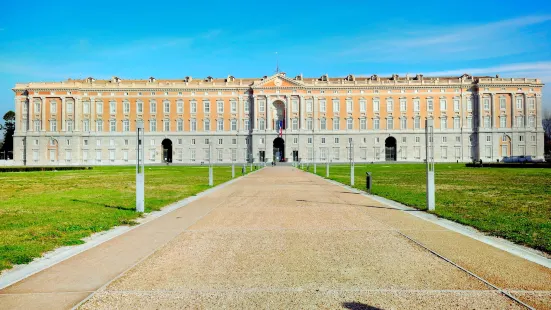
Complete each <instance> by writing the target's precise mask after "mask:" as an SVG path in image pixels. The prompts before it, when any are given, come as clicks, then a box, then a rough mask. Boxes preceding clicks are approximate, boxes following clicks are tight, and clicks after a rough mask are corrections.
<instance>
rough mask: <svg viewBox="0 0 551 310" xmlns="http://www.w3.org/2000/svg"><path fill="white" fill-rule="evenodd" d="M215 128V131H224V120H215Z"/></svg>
mask: <svg viewBox="0 0 551 310" xmlns="http://www.w3.org/2000/svg"><path fill="white" fill-rule="evenodd" d="M216 130H217V131H224V120H223V119H219V120H218V121H216Z"/></svg>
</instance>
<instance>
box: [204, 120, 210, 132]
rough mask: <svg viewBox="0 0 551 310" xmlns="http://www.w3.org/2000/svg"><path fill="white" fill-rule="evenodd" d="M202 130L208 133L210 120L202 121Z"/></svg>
mask: <svg viewBox="0 0 551 310" xmlns="http://www.w3.org/2000/svg"><path fill="white" fill-rule="evenodd" d="M203 130H204V131H210V119H206V120H204V121H203Z"/></svg>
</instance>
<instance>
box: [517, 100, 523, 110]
mask: <svg viewBox="0 0 551 310" xmlns="http://www.w3.org/2000/svg"><path fill="white" fill-rule="evenodd" d="M517 110H522V98H517Z"/></svg>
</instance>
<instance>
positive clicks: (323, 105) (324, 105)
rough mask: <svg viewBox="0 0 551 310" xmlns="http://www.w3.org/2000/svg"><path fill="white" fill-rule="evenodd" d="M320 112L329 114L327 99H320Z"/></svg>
mask: <svg viewBox="0 0 551 310" xmlns="http://www.w3.org/2000/svg"><path fill="white" fill-rule="evenodd" d="M320 112H323V113H325V112H327V102H326V101H325V99H320Z"/></svg>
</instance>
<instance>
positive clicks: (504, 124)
mask: <svg viewBox="0 0 551 310" xmlns="http://www.w3.org/2000/svg"><path fill="white" fill-rule="evenodd" d="M505 127H507V117H505V116H502V117H500V118H499V128H505Z"/></svg>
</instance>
